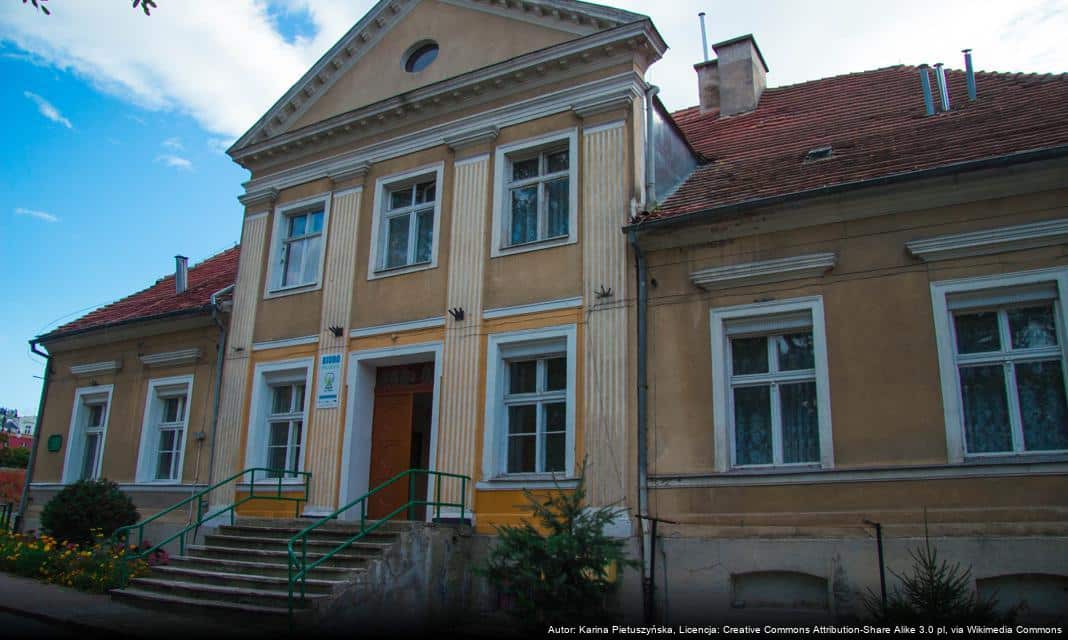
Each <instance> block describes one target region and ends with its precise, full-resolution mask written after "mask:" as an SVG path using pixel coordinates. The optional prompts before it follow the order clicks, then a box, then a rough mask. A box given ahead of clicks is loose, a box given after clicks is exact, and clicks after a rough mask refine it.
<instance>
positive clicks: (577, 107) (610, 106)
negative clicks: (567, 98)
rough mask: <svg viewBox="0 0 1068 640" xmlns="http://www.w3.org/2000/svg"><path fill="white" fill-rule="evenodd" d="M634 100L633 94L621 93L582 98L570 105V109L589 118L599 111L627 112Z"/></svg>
mask: <svg viewBox="0 0 1068 640" xmlns="http://www.w3.org/2000/svg"><path fill="white" fill-rule="evenodd" d="M633 102H634V96H629V95H622V96H608V97H607V98H603V97H597V98H593V99H591V100H584V101H582V102H577V103H575V104H573V105H571V110H572V111H574V112H575V115H577V116H578V117H580V118H583V119H585V118H589V117H590V116H595V115H598V114H601V113H610V112H613V111H615V112H624V113H625V112H629V111H630V106H631V104H632V103H633Z"/></svg>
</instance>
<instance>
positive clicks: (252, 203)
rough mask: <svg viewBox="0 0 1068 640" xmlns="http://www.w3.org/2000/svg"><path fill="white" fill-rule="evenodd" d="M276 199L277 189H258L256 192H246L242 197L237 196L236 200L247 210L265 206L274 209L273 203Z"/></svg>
mask: <svg viewBox="0 0 1068 640" xmlns="http://www.w3.org/2000/svg"><path fill="white" fill-rule="evenodd" d="M277 199H278V189H271V188H267V189H260V190H258V191H248V192H246V193H245V194H244V195H241V196H238V197H237V200H238V201H239V202H240V203H241V204H243V205H245V206H246V207H249V208H255V207H259V206H261V205H262V206H266V207H267V208H271V207H274V201H275V200H277Z"/></svg>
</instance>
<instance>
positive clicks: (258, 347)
mask: <svg viewBox="0 0 1068 640" xmlns="http://www.w3.org/2000/svg"><path fill="white" fill-rule="evenodd" d="M318 342H319V336H301V337H299V338H282V339H280V340H264V341H263V342H253V343H252V350H253V351H265V350H267V349H281V348H283V347H299V346H303V345H306V344H318Z"/></svg>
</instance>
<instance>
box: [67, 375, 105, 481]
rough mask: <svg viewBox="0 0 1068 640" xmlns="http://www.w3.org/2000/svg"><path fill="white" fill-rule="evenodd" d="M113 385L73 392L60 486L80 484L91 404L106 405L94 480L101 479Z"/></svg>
mask: <svg viewBox="0 0 1068 640" xmlns="http://www.w3.org/2000/svg"><path fill="white" fill-rule="evenodd" d="M114 388H115V387H114V385H110V384H107V385H98V386H94V387H79V388H78V389H77V390H75V392H74V406H73V408H72V409H71V416H70V429H69V430H68V431H67V451H66V453H65V454H64V456H63V482H64V484H70V483H72V482H77V481H78V480H81V472H82V463H83V460H84V458H83V457H84V455H85V437H86V435H87V431H86V421H87V420H88V419H89V416H88V413H87V408H88V407H89V405H91V404H99V403H100V402H101V401H103V402H104V403H105V408H104V416H103V421H102V422H103V425H102V428H101V429H100V447H99V450H98V451H97V459H96V465H95V466H96V468H95V469H94V470H93V478H100V477H101V470H102V469H103V467H104V449H105V445H106V444H107V440H108V422H109V420H110V418H111V396H112V392H113V390H114Z"/></svg>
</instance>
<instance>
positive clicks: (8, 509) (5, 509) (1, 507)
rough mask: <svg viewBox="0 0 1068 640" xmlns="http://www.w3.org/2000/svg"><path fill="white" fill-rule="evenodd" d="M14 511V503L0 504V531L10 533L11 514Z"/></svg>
mask: <svg viewBox="0 0 1068 640" xmlns="http://www.w3.org/2000/svg"><path fill="white" fill-rule="evenodd" d="M14 511H15V503H13V502H8V503H5V504H0V531H11V514H12V513H13V512H14Z"/></svg>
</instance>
